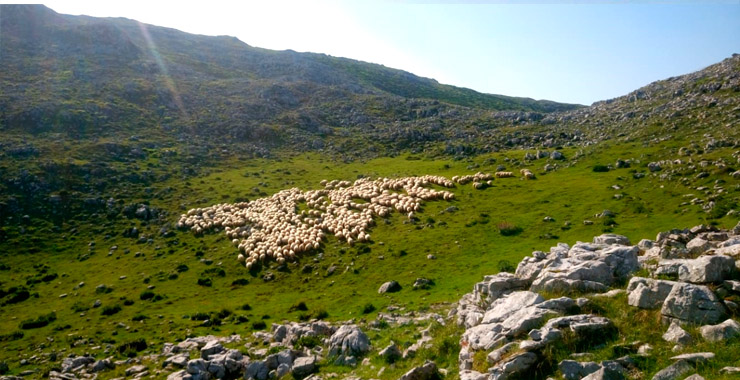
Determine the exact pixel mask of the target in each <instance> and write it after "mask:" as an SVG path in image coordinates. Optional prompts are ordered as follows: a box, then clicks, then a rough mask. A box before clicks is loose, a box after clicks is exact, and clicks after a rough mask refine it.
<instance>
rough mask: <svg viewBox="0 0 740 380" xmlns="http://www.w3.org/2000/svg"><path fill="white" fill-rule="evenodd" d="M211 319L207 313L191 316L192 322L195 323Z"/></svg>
mask: <svg viewBox="0 0 740 380" xmlns="http://www.w3.org/2000/svg"><path fill="white" fill-rule="evenodd" d="M209 318H210V316H209V315H208V314H206V313H200V312H198V313H195V314H193V315H191V316H190V320H193V321H205V320H207V319H209Z"/></svg>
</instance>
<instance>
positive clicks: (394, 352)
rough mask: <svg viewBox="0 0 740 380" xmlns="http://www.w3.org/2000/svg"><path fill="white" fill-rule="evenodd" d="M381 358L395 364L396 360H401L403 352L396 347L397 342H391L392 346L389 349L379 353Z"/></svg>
mask: <svg viewBox="0 0 740 380" xmlns="http://www.w3.org/2000/svg"><path fill="white" fill-rule="evenodd" d="M378 355H380V357H382V358H383V359H385V361H386V362H388V363H393V362H395V361H396V360H398V359H400V358H401V355H402V354H401V350H400V349H399V348H398V345H396V343H395V342H393V341H391V344H389V345H388V347H386V348H384V349H382V350H381V351H380V353H378Z"/></svg>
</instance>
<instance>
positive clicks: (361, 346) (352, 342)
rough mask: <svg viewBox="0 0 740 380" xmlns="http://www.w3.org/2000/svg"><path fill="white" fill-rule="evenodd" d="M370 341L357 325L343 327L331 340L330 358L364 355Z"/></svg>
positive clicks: (368, 349) (368, 348)
mask: <svg viewBox="0 0 740 380" xmlns="http://www.w3.org/2000/svg"><path fill="white" fill-rule="evenodd" d="M368 351H370V339H368V337H367V335H365V333H364V332H362V330H360V328H359V327H357V325H343V326H342V327H340V328H339V329H338V330H337V331H336V332H335V333H334V334H333V335H332V336H331V337H330V338H329V356H337V355H364V354H366V353H367V352H368Z"/></svg>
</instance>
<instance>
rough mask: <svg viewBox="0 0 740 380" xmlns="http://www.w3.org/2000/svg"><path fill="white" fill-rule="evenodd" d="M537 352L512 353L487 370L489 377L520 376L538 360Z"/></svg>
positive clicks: (499, 378)
mask: <svg viewBox="0 0 740 380" xmlns="http://www.w3.org/2000/svg"><path fill="white" fill-rule="evenodd" d="M538 360H539V359H538V357H537V354H535V353H533V352H524V353H521V354H517V355H514V356H512V357H510V358H508V359H506V360H504V361H502V362H501V363H499V364H497V365H496V366H495V367H493V368H491V369H489V370H488V372H489V373H490V374H491V375H490V379H495V380H504V379H508V378H513V377H522V378H525V377H524V375H525V374H526V373H527V372H528V371H529V370H530V369H531V368H532V366H533V365H534V364H535V363H537V361H538Z"/></svg>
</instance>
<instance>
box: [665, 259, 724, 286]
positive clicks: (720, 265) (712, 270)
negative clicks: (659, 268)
mask: <svg viewBox="0 0 740 380" xmlns="http://www.w3.org/2000/svg"><path fill="white" fill-rule="evenodd" d="M734 271H735V260H734V259H733V258H732V257H729V256H724V255H717V256H702V257H699V258H698V259H694V260H686V261H684V262H683V263H682V264H681V266H679V268H678V279H679V280H681V281H685V282H691V283H695V284H704V283H709V282H722V281H724V280H726V279H729V278H730V276H732V274H733V272H734Z"/></svg>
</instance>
